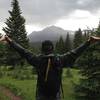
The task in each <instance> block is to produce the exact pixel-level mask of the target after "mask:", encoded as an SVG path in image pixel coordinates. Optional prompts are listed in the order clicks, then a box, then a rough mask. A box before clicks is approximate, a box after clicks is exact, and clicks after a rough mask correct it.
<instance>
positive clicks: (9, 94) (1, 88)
mask: <svg viewBox="0 0 100 100" xmlns="http://www.w3.org/2000/svg"><path fill="white" fill-rule="evenodd" d="M0 91H2V93H3V94H4V95H5V96H7V97H9V98H10V99H11V100H22V98H21V97H20V96H16V95H15V94H14V93H13V92H12V91H11V90H10V89H9V88H6V87H4V86H0Z"/></svg>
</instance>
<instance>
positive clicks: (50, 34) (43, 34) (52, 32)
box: [28, 25, 72, 42]
mask: <svg viewBox="0 0 100 100" xmlns="http://www.w3.org/2000/svg"><path fill="white" fill-rule="evenodd" d="M68 32H69V33H72V31H66V30H64V29H62V28H60V27H57V26H54V25H53V26H48V27H46V28H44V29H43V30H42V31H37V32H36V31H34V32H32V33H31V34H30V35H29V36H28V38H29V40H30V42H39V41H44V40H52V41H55V40H58V38H59V37H60V36H63V37H64V38H65V37H66V35H67V33H68Z"/></svg>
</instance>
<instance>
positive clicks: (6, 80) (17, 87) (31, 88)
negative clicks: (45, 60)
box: [0, 69, 80, 100]
mask: <svg viewBox="0 0 100 100" xmlns="http://www.w3.org/2000/svg"><path fill="white" fill-rule="evenodd" d="M71 71H72V74H73V77H72V78H66V70H65V69H64V73H63V89H64V99H62V100H75V98H74V91H73V88H74V84H73V83H78V82H79V81H78V80H79V78H80V75H79V74H78V71H77V70H74V69H73V70H71ZM0 85H3V86H6V87H8V88H9V89H11V90H12V92H13V93H14V94H16V95H19V96H21V97H22V98H23V100H35V91H36V79H32V80H17V79H12V78H10V77H3V78H1V79H0Z"/></svg>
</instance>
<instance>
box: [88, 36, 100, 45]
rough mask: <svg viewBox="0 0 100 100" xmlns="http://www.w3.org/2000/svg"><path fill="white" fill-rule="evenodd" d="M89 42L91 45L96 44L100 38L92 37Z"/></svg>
mask: <svg viewBox="0 0 100 100" xmlns="http://www.w3.org/2000/svg"><path fill="white" fill-rule="evenodd" d="M88 41H90V42H91V43H95V42H98V41H100V37H96V36H90V38H89V39H88Z"/></svg>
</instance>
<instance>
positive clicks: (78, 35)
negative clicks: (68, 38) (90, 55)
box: [73, 29, 83, 48]
mask: <svg viewBox="0 0 100 100" xmlns="http://www.w3.org/2000/svg"><path fill="white" fill-rule="evenodd" d="M82 42H83V37H82V31H81V29H79V30H78V31H76V32H75V36H74V40H73V43H74V44H73V45H74V48H76V47H78V46H79V45H80V44H81V43H82Z"/></svg>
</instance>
